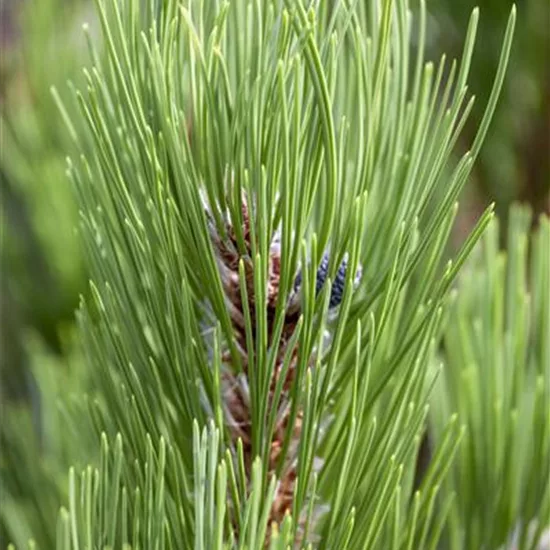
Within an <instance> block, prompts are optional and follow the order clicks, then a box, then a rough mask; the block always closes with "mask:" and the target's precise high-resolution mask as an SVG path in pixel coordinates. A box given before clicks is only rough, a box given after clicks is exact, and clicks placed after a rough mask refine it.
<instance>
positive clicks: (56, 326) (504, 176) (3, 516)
mask: <svg viewBox="0 0 550 550" xmlns="http://www.w3.org/2000/svg"><path fill="white" fill-rule="evenodd" d="M91 4H92V3H91V2H89V1H87V0H34V1H33V0H2V3H1V4H0V6H1V7H0V10H1V11H0V32H1V36H0V47H1V56H0V117H1V141H0V146H1V149H0V192H1V203H0V223H1V226H0V269H1V272H0V403H1V407H2V422H1V427H0V444H1V449H0V469H1V470H2V475H1V479H2V480H3V481H2V484H3V486H2V493H1V501H0V507H1V508H0V546H2V547H5V544H6V541H7V540H26V538H27V537H28V536H29V534H30V533H31V532H32V533H34V534H35V535H36V536H37V538H40V537H41V536H42V537H43V539H42V544H43V547H46V548H50V547H51V548H53V547H54V543H53V541H52V540H49V539H48V538H47V537H49V536H51V529H50V527H49V525H48V523H49V521H50V520H53V521H54V522H55V517H56V515H57V502H59V501H57V502H55V501H56V495H58V496H59V497H62V496H63V491H64V485H65V479H66V466H67V464H66V463H65V462H66V456H65V455H66V453H65V451H64V444H65V442H64V440H63V437H68V436H69V435H70V434H64V433H61V434H59V431H58V430H55V429H54V426H55V423H56V422H58V421H59V415H61V414H63V411H59V409H58V407H57V406H56V403H55V399H48V398H45V397H44V396H43V395H42V396H40V395H39V393H38V392H37V387H38V385H40V387H48V385H50V387H52V388H53V390H52V392H51V394H52V395H55V392H56V391H63V392H67V391H70V390H71V388H74V387H75V386H77V385H79V384H83V375H82V373H81V372H80V370H79V368H78V367H79V365H80V358H79V350H78V346H77V345H76V342H75V339H74V310H75V309H76V307H77V306H78V300H79V295H80V294H81V293H83V292H84V291H85V285H86V273H85V270H84V267H83V261H82V252H81V247H80V246H79V241H78V235H77V232H76V226H77V224H78V212H77V209H76V206H75V201H74V197H73V195H72V190H71V187H70V184H69V182H68V179H67V178H66V175H65V168H66V157H67V155H69V154H70V153H71V149H72V147H73V144H72V141H71V137H70V133H69V132H68V130H67V127H66V125H65V123H64V120H63V117H62V116H61V115H60V112H59V110H58V108H57V106H56V104H55V101H54V98H53V96H52V93H51V91H50V88H51V87H52V86H55V88H56V89H57V90H58V92H59V96H60V98H61V100H62V101H63V103H64V105H65V108H66V109H67V113H66V114H67V117H68V118H69V119H70V120H71V121H72V122H73V123H74V122H75V121H76V120H77V118H76V117H75V116H73V112H74V111H73V109H74V108H75V107H74V104H73V101H72V99H71V98H72V96H71V90H70V88H71V84H70V83H71V82H73V83H74V82H76V81H78V80H79V79H80V78H82V72H81V67H82V66H83V65H84V64H85V63H86V60H87V58H88V52H87V45H86V39H85V36H84V34H83V32H82V23H83V22H84V21H87V22H88V23H89V24H90V27H89V32H91V33H92V34H93V33H94V15H93V13H94V12H93V6H92V5H91ZM412 4H413V6H414V5H415V2H412ZM427 4H428V12H429V19H428V33H427V48H428V55H427V57H428V58H432V59H439V57H440V55H441V53H442V52H446V53H447V55H448V58H453V57H459V56H460V55H461V52H462V46H463V39H464V33H465V29H466V27H467V24H468V19H469V16H470V13H471V10H472V8H473V7H475V5H479V7H480V10H481V18H480V24H479V29H478V38H477V45H476V48H475V54H474V61H473V66H472V71H471V74H470V78H469V82H470V85H471V92H472V93H473V94H475V95H476V98H477V99H476V104H475V106H474V110H473V113H472V116H471V117H470V120H469V124H468V126H467V127H466V129H465V131H464V133H463V139H462V142H461V143H459V145H458V151H457V153H461V152H463V151H464V150H465V149H466V148H468V146H469V145H470V144H471V142H472V139H473V136H474V133H475V130H476V128H477V127H478V125H479V121H480V117H481V114H482V112H483V108H484V106H485V104H486V101H487V98H488V95H489V93H490V89H491V86H492V81H493V77H494V73H495V69H496V66H497V61H498V56H499V53H500V46H501V41H502V37H503V32H504V28H505V26H506V20H507V17H508V14H509V11H510V7H511V2H510V1H508V0H479V2H477V4H476V3H475V2H473V1H470V0H467V1H461V2H457V1H455V0H432V1H429V2H428V3H427ZM517 8H518V23H517V27H516V34H515V39H514V46H513V52H512V57H511V61H510V65H509V70H508V74H507V78H506V83H505V87H504V89H503V93H502V96H501V99H500V102H499V105H498V108H497V111H496V113H495V118H494V120H493V122H492V125H491V127H490V131H489V134H488V135H487V138H486V141H485V145H484V147H483V149H482V153H481V156H480V158H479V160H478V162H477V165H476V167H475V171H474V176H473V181H471V182H470V185H468V186H467V187H466V191H465V194H464V196H463V197H462V201H461V208H460V213H459V219H458V223H457V225H456V229H455V235H454V239H453V240H454V242H455V243H456V244H458V243H459V242H461V241H462V240H463V238H464V236H465V235H466V234H467V233H468V231H469V230H470V228H471V227H472V225H473V224H474V222H475V221H476V219H477V217H478V216H479V214H480V213H481V212H482V211H483V210H484V208H485V207H486V206H487V205H488V204H489V203H491V202H495V203H496V210H497V213H498V215H499V217H500V218H501V225H500V227H501V229H502V235H503V236H504V235H506V218H507V212H508V208H509V205H510V203H511V202H513V201H521V202H523V203H527V204H529V205H530V206H531V208H532V209H533V211H534V213H535V217H534V219H535V220H536V217H537V214H539V213H541V212H543V211H545V212H548V213H550V196H549V189H550V2H548V0H519V1H518V4H517ZM68 82H69V84H68ZM535 223H536V221H535ZM503 238H504V237H503ZM75 373H76V374H75ZM56 388H57V390H56ZM45 433H51V434H52V437H45V436H44V434H45ZM29 449H31V450H32V452H31V453H29V452H28V450H29ZM29 456H35V457H36V461H35V462H33V463H29V464H26V463H25V461H28V457H29ZM15 464H17V465H18V468H13V467H12V466H11V465H15ZM15 471H17V472H21V475H20V476H19V477H18V476H17V475H15V476H13V475H10V476H6V475H5V474H6V472H15ZM40 484H43V485H40ZM29 486H34V487H37V486H41V487H48V491H50V492H51V495H52V499H51V500H48V499H38V500H37V502H33V501H32V500H33V499H32V496H31V494H32V491H30V492H29V491H28V487H29ZM50 525H51V523H50Z"/></svg>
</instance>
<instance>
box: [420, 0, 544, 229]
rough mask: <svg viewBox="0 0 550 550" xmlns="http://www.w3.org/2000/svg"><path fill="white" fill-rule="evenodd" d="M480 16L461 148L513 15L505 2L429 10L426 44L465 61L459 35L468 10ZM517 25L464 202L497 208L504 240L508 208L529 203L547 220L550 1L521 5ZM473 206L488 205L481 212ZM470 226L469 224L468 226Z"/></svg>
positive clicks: (441, 1) (444, 0) (440, 2)
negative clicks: (499, 92) (468, 113)
mask: <svg viewBox="0 0 550 550" xmlns="http://www.w3.org/2000/svg"><path fill="white" fill-rule="evenodd" d="M476 5H478V6H479V7H480V10H481V18H480V28H479V35H478V36H479V39H478V47H477V48H476V52H475V54H474V59H473V63H472V73H471V75H472V78H471V84H472V90H471V91H472V93H474V94H475V95H476V105H475V106H474V110H473V113H472V115H473V116H472V117H471V119H470V124H469V127H468V128H467V129H466V134H465V138H466V139H465V142H464V143H463V146H464V147H467V146H468V143H469V136H468V132H469V133H470V135H473V133H474V131H475V128H476V127H477V125H478V123H479V119H480V117H481V115H482V114H483V108H482V106H483V105H485V101H486V99H487V96H488V95H489V92H490V89H491V84H492V80H491V79H492V75H493V72H494V68H495V67H496V65H497V62H498V54H499V44H500V42H499V41H500V33H501V29H502V27H503V25H504V24H505V22H506V18H507V16H508V10H509V8H510V2H508V1H506V0H480V1H474V0H468V1H467V2H456V1H454V0H434V1H433V2H429V3H428V8H429V10H430V13H431V15H432V19H431V22H430V27H429V32H428V38H429V40H430V45H431V46H432V48H433V51H434V52H439V51H442V50H443V51H446V52H448V53H449V54H450V55H453V56H457V55H460V50H461V47H462V44H461V35H460V29H462V28H464V25H465V24H466V23H467V21H468V16H469V13H470V11H471V9H472V8H473V7H474V6H476ZM517 9H518V24H517V27H516V33H515V36H514V47H513V49H512V55H511V58H510V66H509V70H508V74H507V77H506V83H505V86H504V88H503V91H502V95H501V98H500V100H499V105H498V108H497V111H496V113H495V118H494V120H493V123H492V124H491V128H490V130H489V133H488V135H487V140H486V143H485V145H484V147H483V149H482V151H481V155H480V158H479V159H478V161H477V163H476V168H475V170H474V178H475V182H476V184H477V185H476V187H474V186H469V187H468V189H469V192H470V193H471V192H472V190H476V188H477V191H476V193H475V196H474V197H470V200H468V201H466V204H467V205H469V206H468V207H469V208H471V209H472V210H474V211H475V213H474V215H476V216H477V212H479V210H481V209H482V207H483V205H484V204H486V203H488V202H491V201H495V202H496V212H497V214H498V215H499V218H500V219H501V221H502V223H501V236H503V237H505V235H506V226H507V216H508V212H509V206H510V203H511V202H512V201H514V200H520V201H522V202H526V203H528V204H529V205H530V206H531V208H532V209H533V211H534V214H535V217H534V219H536V218H537V215H538V214H539V213H540V212H546V213H550V195H549V192H550V3H549V2H548V0H520V1H519V2H517ZM472 202H474V203H475V202H481V203H483V204H482V205H481V207H477V208H476V205H475V204H472ZM466 225H467V224H466Z"/></svg>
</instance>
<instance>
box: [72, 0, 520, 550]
mask: <svg viewBox="0 0 550 550" xmlns="http://www.w3.org/2000/svg"><path fill="white" fill-rule="evenodd" d="M373 6H374V7H373ZM98 9H99V15H100V21H101V25H102V30H103V38H104V52H99V51H95V50H92V52H91V54H92V55H91V58H92V59H93V60H96V61H95V62H94V66H93V67H92V68H91V69H90V70H89V71H87V72H86V78H87V90H86V91H82V92H78V94H77V98H78V101H79V103H80V107H81V111H82V115H83V117H84V119H85V120H86V122H87V125H88V128H89V133H90V137H91V139H92V140H93V143H94V152H93V154H86V155H84V156H83V157H82V158H81V159H74V160H73V161H72V163H71V166H70V173H71V176H72V178H73V179H74V181H75V182H76V185H77V188H78V191H79V197H80V199H79V200H80V204H81V207H82V232H83V237H84V239H85V242H86V247H87V255H88V258H89V262H90V268H91V273H92V281H93V282H92V298H91V300H90V301H89V302H88V304H87V305H86V306H84V307H83V308H82V309H81V313H80V319H81V331H82V336H83V338H84V347H85V350H86V351H87V353H88V361H89V364H90V368H91V370H92V371H93V372H94V377H95V384H96V388H97V398H96V399H94V400H93V402H92V403H91V413H92V415H93V417H94V419H95V423H96V425H97V428H98V430H99V431H105V432H106V433H107V434H109V437H110V438H114V437H115V435H116V434H117V433H120V434H122V439H123V440H124V441H125V442H126V451H125V455H126V460H127V463H128V464H133V463H134V461H136V464H137V465H140V466H138V467H137V468H136V470H130V469H129V468H124V467H122V466H120V476H121V478H120V479H121V483H124V485H125V486H127V487H129V488H130V487H139V486H140V479H144V480H147V476H146V472H147V471H148V468H149V469H150V468H151V459H150V456H149V454H150V453H151V450H152V449H155V452H156V453H157V454H158V453H160V452H161V451H160V450H158V449H159V448H158V444H157V443H156V442H158V441H160V439H161V438H164V439H165V441H166V442H167V443H168V444H169V445H170V449H172V451H171V452H172V455H173V457H174V460H175V464H176V471H177V472H178V475H177V476H176V474H172V475H169V474H168V472H166V473H165V474H164V475H161V474H159V478H158V480H157V481H158V482H160V479H163V480H164V482H163V483H164V488H163V491H164V493H165V499H166V502H168V503H169V504H167V506H168V508H167V509H171V510H172V511H171V512H169V514H170V517H171V519H170V521H169V522H168V525H169V527H168V530H170V529H172V528H173V529H174V533H175V532H177V530H178V529H181V530H183V529H185V528H191V529H192V530H194V532H195V535H197V534H200V533H203V532H204V533H206V532H208V533H210V534H211V533H212V529H214V531H215V532H216V533H217V535H216V536H218V535H219V531H220V529H221V526H220V525H219V524H217V525H215V526H213V524H212V521H211V522H210V523H204V522H205V521H206V518H205V516H204V514H207V515H208V513H210V516H208V517H210V520H212V515H211V514H212V513H211V512H208V507H209V506H211V501H209V502H210V504H208V503H207V504H205V507H206V508H205V509H202V508H201V507H202V504H201V503H202V502H203V500H202V498H201V497H200V494H197V491H200V490H202V489H201V488H202V487H203V482H202V481H201V480H202V479H203V477H204V476H205V475H206V470H205V469H204V468H205V464H204V463H202V462H200V461H199V462H197V458H196V457H197V455H196V453H199V454H200V448H201V447H200V445H199V446H197V437H195V438H194V435H193V425H194V422H196V421H198V422H199V424H205V423H206V422H207V419H208V418H209V417H210V418H212V419H214V420H215V422H216V425H217V429H218V432H215V431H214V432H211V433H218V435H217V436H212V437H215V438H216V437H219V449H220V451H219V452H218V451H217V446H218V445H217V444H216V445H214V447H213V448H211V449H210V450H209V453H210V455H209V456H210V458H209V459H208V461H209V462H208V463H209V464H210V465H211V467H210V466H209V467H208V472H210V474H209V476H210V477H208V480H209V481H208V483H210V484H214V483H215V477H216V476H218V473H217V466H215V465H216V464H217V463H218V461H219V458H216V455H218V457H221V456H222V455H223V453H225V455H223V456H225V462H224V464H225V466H220V467H221V468H222V469H224V468H227V469H229V470H230V471H231V472H233V473H232V474H231V475H229V486H230V487H231V491H230V492H231V495H232V498H231V499H230V502H229V504H228V506H227V507H226V508H225V512H226V514H225V515H224V514H222V513H221V512H220V513H219V517H220V518H222V519H221V520H219V521H222V520H223V521H224V523H225V526H224V529H223V537H222V538H223V539H224V540H227V537H229V538H231V537H233V538H234V540H235V541H240V542H239V543H238V544H241V545H242V544H246V543H247V542H246V541H248V544H253V546H252V547H257V546H262V545H263V544H264V543H266V544H267V543H269V541H270V540H271V535H270V534H269V533H271V521H273V522H275V523H276V524H279V525H280V527H279V528H280V529H284V527H283V526H282V524H284V521H285V520H284V517H285V514H291V517H292V518H293V519H292V520H291V523H290V525H291V527H287V528H288V529H290V531H289V532H290V535H289V536H290V537H291V538H290V540H292V541H294V544H307V542H308V541H316V544H317V545H318V547H319V548H336V547H339V548H343V547H349V548H362V547H365V546H367V547H372V548H375V547H378V545H380V547H381V548H388V545H389V544H390V543H389V541H390V540H391V541H392V542H391V545H392V547H394V548H401V547H406V546H411V545H414V544H416V543H417V542H418V541H425V540H426V537H428V535H429V533H430V525H431V522H432V519H433V511H434V506H433V502H434V498H435V496H436V494H437V488H438V486H439V481H440V477H441V475H442V472H444V470H445V469H446V465H447V464H448V461H449V460H451V457H452V455H453V453H454V450H455V447H456V440H457V438H458V434H459V433H460V427H459V426H458V425H457V423H456V421H455V420H453V419H450V420H449V425H448V430H449V431H448V437H449V441H452V442H453V443H452V444H451V443H448V444H447V445H444V446H443V447H442V450H441V454H440V455H439V459H438V460H434V462H433V464H432V466H431V468H432V469H431V470H430V471H431V476H428V477H427V478H426V479H429V480H430V483H427V482H426V483H425V485H424V486H423V487H422V489H421V490H420V492H418V493H417V494H416V497H415V499H414V504H413V505H412V506H410V505H409V499H410V491H411V484H412V475H413V472H414V462H415V454H416V452H415V451H416V448H417V446H418V442H419V440H420V437H421V434H422V431H423V428H424V424H425V422H426V413H427V409H426V405H427V395H428V394H427V389H428V388H429V386H430V385H431V383H432V382H433V381H432V380H430V379H429V378H428V377H427V373H428V366H429V365H430V363H431V361H432V358H433V354H434V344H435V338H436V335H437V334H438V330H439V325H440V319H441V308H442V307H443V305H444V303H445V299H446V296H447V292H448V290H449V287H450V285H451V283H452V281H453V279H454V277H455V275H456V272H457V269H458V268H459V267H460V265H461V263H462V262H463V260H464V258H465V256H466V255H467V253H468V251H469V250H470V248H471V247H472V246H473V244H474V243H475V241H476V240H477V238H478V237H479V235H480V234H481V232H482V230H483V228H484V227H485V225H486V224H487V222H488V221H489V219H490V212H488V213H487V214H486V215H485V216H484V217H483V218H482V219H481V220H480V224H479V227H478V228H477V229H476V230H475V231H474V233H473V234H472V237H471V239H470V240H468V241H467V242H466V244H465V247H464V249H463V251H462V252H461V253H460V254H459V256H458V257H457V259H456V261H455V263H450V264H449V265H448V267H447V269H446V270H445V271H444V272H441V271H440V270H439V267H438V266H439V264H440V261H441V259H442V257H443V252H444V246H445V243H446V238H447V235H448V233H449V230H450V227H451V224H452V220H453V217H454V213H455V209H454V203H455V201H456V199H457V197H458V194H459V192H460V190H461V188H462V187H463V185H464V183H465V181H466V179H467V176H468V173H469V171H470V168H471V166H472V162H473V160H474V158H475V156H476V154H477V152H478V148H479V144H480V143H481V140H482V139H483V137H484V133H485V131H486V123H487V122H488V120H489V119H490V116H491V114H492V111H493V109H494V103H495V101H496V97H497V96H498V92H499V90H500V87H501V84H502V75H503V72H504V68H505V66H506V62H507V59H508V55H509V51H510V44H511V35H512V29H513V24H514V19H515V12H512V15H511V17H510V22H509V26H508V29H507V32H506V35H505V39H504V46H503V54H502V58H501V63H500V66H499V69H498V71H497V79H496V81H495V89H494V94H493V95H492V97H491V100H490V102H489V105H488V110H487V118H486V119H485V120H484V122H483V124H482V126H481V129H480V134H479V137H478V138H477V139H476V141H475V142H474V144H473V149H472V152H471V153H468V154H466V155H465V157H464V158H463V159H462V160H461V161H460V162H459V163H458V165H457V166H456V167H455V169H454V171H453V172H452V174H451V176H449V175H448V172H447V170H448V165H449V155H450V153H451V150H452V147H453V144H454V142H455V141H456V137H457V135H458V133H459V132H460V130H461V128H462V126H463V124H464V122H465V120H466V117H467V114H468V112H469V109H470V108H471V100H470V101H467V99H466V79H467V74H468V68H469V65H470V57H471V54H472V51H473V44H474V39H475V29H476V22H477V12H474V15H473V17H472V21H471V24H470V27H469V30H468V33H467V38H466V45H465V51H464V57H463V59H462V60H461V62H460V65H457V64H455V63H453V64H452V65H451V68H450V72H449V74H448V75H447V81H446V84H445V86H443V87H442V83H443V81H444V72H445V70H446V69H445V68H446V64H445V60H444V59H442V61H441V62H440V64H439V66H438V69H437V72H435V73H434V66H433V64H432V63H429V62H428V63H425V61H424V59H423V55H424V52H423V48H420V49H419V51H418V57H417V60H416V65H415V66H416V70H415V73H414V77H413V78H412V80H411V81H409V74H408V69H409V42H410V26H409V25H408V17H409V14H408V10H407V7H406V5H405V3H404V2H396V3H391V2H389V1H387V2H383V3H380V4H378V3H373V4H372V5H371V7H369V8H366V7H364V6H363V5H362V4H361V5H357V6H353V7H350V6H347V5H346V4H344V3H340V4H337V5H336V6H334V7H333V8H329V7H328V3H325V4H323V5H322V6H320V7H319V8H313V7H310V8H308V9H307V10H306V8H305V7H304V6H303V4H302V3H301V2H298V1H292V0H289V1H287V2H285V3H284V5H283V3H281V2H269V3H267V4H266V3H259V2H256V3H254V2H253V3H250V4H247V5H245V4H243V3H239V2H212V3H205V2H195V1H190V2H187V3H185V4H184V5H179V4H177V3H176V2H171V1H169V2H163V3H160V2H159V3H157V2H151V3H150V8H149V9H148V10H139V8H138V2H137V1H130V2H125V3H119V2H113V3H106V2H103V1H101V0H100V1H98ZM420 20H421V26H420V28H421V30H420V43H422V42H423V33H424V21H425V8H424V5H423V4H421V10H420ZM358 114H359V116H358ZM325 254H328V255H326V256H325ZM323 258H327V260H328V261H326V265H325V268H323V269H325V270H326V273H324V272H323V273H320V272H319V266H320V264H323V262H322V259H323ZM344 258H346V261H347V268H346V269H345V274H344V275H343V276H342V273H343V272H340V274H339V268H340V266H341V264H342V261H343V259H344ZM323 265H324V264H323ZM426 265H427V266H429V269H426ZM360 266H361V268H362V277H361V280H360V282H359V283H358V284H355V285H354V284H353V283H354V280H355V279H356V274H357V273H358V270H359V267H360ZM338 277H340V279H338ZM321 278H325V279H326V282H325V284H324V285H321V284H319V281H320V279H321ZM342 279H343V280H342ZM297 281H299V284H297ZM333 281H334V284H333ZM336 288H339V289H340V291H342V289H343V292H341V296H340V297H339V299H338V300H336V301H335V302H334V303H335V304H336V303H338V302H339V303H338V305H337V308H336V309H334V308H332V307H330V306H331V301H332V300H331V296H334V293H333V290H335V289H336ZM340 291H339V292H340ZM237 428H238V429H237ZM193 438H194V439H193ZM193 440H194V441H195V446H194V448H195V459H193V456H192V453H191V452H190V448H191V445H192V441H193ZM147 441H150V442H153V443H148V444H145V443H146V442H147ZM220 452H221V453H222V454H219V453H220ZM148 457H149V458H148ZM256 457H259V461H258V460H257V459H256ZM204 460H206V459H204ZM146 465H147V466H146ZM102 471H106V470H102ZM219 475H220V476H222V477H224V476H223V474H219ZM143 476H145V477H143ZM197 476H199V478H197ZM273 476H276V477H275V479H276V485H275V486H274V489H273V493H272V494H273V503H272V504H269V503H266V502H262V505H261V506H259V501H258V499H259V498H260V497H259V495H263V494H264V493H265V492H266V491H267V490H268V488H269V487H271V483H272V482H271V479H272V478H273ZM176 479H179V480H180V481H179V483H176ZM193 479H194V487H195V490H194V493H192V492H187V491H181V485H180V484H181V483H183V484H184V485H185V484H186V485H187V486H191V485H192V484H193V481H192V480H193ZM258 484H259V485H258ZM253 487H256V488H257V487H261V489H260V490H259V491H258V492H255V489H253ZM113 490H115V489H113ZM219 490H220V491H222V492H223V488H220V489H219ZM270 494H271V493H270ZM193 495H194V496H193ZM128 498H130V496H129V497H128ZM132 498H133V497H132ZM153 501H154V499H153ZM116 502H117V501H115V503H116ZM245 503H249V505H248V504H245ZM133 505H134V503H133V501H132V500H129V501H128V506H129V509H132V506H133ZM197 507H198V508H197ZM177 510H179V512H177ZM266 510H267V511H266ZM356 517H357V518H361V521H358V522H356V520H355V519H354V518H356ZM178 518H179V520H178ZM184 518H193V519H192V520H190V521H189V522H188V521H187V520H185V521H184ZM365 518H369V521H365ZM268 520H269V524H270V525H267V526H266V525H265V524H263V523H262V522H267V521H268ZM68 521H70V519H69V520H68ZM178 521H179V523H177V522H178ZM289 521H290V520H289ZM173 522H176V523H177V524H174V523H173ZM281 522H282V524H281ZM172 526H173V527H172ZM157 527H158V526H157ZM111 532H112V533H113V536H114V537H118V536H120V534H119V532H118V531H116V530H113V531H111ZM263 533H267V534H266V535H265V536H264V534H263ZM391 533H393V535H391V536H390V534H391ZM208 536H210V535H208ZM201 537H202V535H200V536H199V538H195V539H194V540H195V544H199V546H198V547H200V544H202V543H201V542H200V540H201ZM113 540H120V541H121V542H128V541H129V540H130V539H128V541H127V540H123V539H113ZM155 540H156V539H155ZM175 540H179V539H178V538H177V537H176V539H175ZM217 540H220V539H219V538H218V539H217ZM436 542H437V538H433V540H432V546H433V545H435V544H436ZM238 544H237V547H238ZM73 545H74V537H73Z"/></svg>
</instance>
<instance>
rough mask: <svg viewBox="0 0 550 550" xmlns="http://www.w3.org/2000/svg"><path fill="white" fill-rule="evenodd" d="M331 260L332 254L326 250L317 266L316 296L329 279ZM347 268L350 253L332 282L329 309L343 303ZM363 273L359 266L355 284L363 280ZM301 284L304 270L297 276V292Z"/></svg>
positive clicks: (345, 257)
mask: <svg viewBox="0 0 550 550" xmlns="http://www.w3.org/2000/svg"><path fill="white" fill-rule="evenodd" d="M329 261H330V256H329V254H328V252H325V253H324V254H323V258H322V259H321V263H320V264H319V267H318V268H317V274H316V280H315V295H316V296H318V295H319V293H320V292H321V290H322V289H323V285H324V284H325V281H326V280H327V277H328V266H329ZM347 269H348V254H347V253H346V254H345V255H344V258H343V260H342V263H341V264H340V266H339V267H338V271H337V272H336V275H335V277H334V281H333V283H332V288H331V291H330V300H329V309H333V308H335V307H337V306H339V305H340V304H341V303H342V299H343V297H344V288H345V284H346V273H347ZM361 275H362V271H361V268H358V269H357V273H356V274H355V279H354V286H356V285H357V284H358V283H359V281H360V280H361ZM301 285H302V272H301V271H300V272H298V275H297V276H296V279H295V281H294V290H295V292H298V291H299V289H300V287H301Z"/></svg>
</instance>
